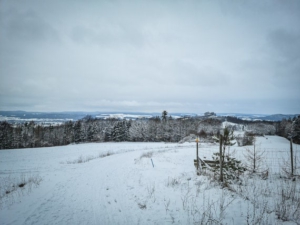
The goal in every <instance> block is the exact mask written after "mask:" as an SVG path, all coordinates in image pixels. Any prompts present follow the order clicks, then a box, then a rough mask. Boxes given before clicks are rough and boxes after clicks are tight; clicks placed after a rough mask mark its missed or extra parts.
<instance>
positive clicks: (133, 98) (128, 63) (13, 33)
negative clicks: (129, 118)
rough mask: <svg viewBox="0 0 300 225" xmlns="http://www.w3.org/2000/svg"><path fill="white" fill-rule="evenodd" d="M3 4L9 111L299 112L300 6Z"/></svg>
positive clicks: (32, 0)
mask: <svg viewBox="0 0 300 225" xmlns="http://www.w3.org/2000/svg"><path fill="white" fill-rule="evenodd" d="M1 3H2V5H1V7H0V16H1V20H0V32H1V33H2V34H3V35H2V36H1V42H0V79H1V82H0V109H10V108H11V109H12V108H14V109H17V108H18V107H19V109H20V110H22V109H26V110H30V109H32V110H33V109H34V110H35V111H38V110H39V109H40V110H50V111H60V110H61V111H64V110H84V111H88V110H96V111H101V110H107V111H112V110H115V111H122V110H128V111H161V110H162V108H165V107H167V110H173V111H177V112H182V111H184V112H188V111H190V112H196V113H197V112H204V111H207V110H210V111H219V112H225V111H227V112H229V111H232V112H233V111H235V112H257V113H267V112H274V113H275V112H276V113H277V112H280V111H281V110H280V109H282V112H289V111H290V112H291V113H295V112H297V110H298V111H299V110H300V108H299V107H300V106H295V103H297V102H300V98H299V96H300V93H299V91H300V89H299V87H298V86H299V83H300V80H299V79H300V78H299V75H298V74H299V72H298V71H299V70H300V68H299V53H298V52H300V49H299V39H300V38H299V34H300V31H299V28H298V25H299V23H298V22H297V21H299V18H300V16H299V15H300V13H299V10H300V8H299V5H300V4H299V3H297V1H293V0H291V1H289V3H284V4H283V3H282V2H281V1H272V2H269V1H263V2H261V1H259V2H255V1H254V2H253V1H232V2H229V3H226V4H225V3H223V2H220V1H188V2H181V1H139V2H135V1H118V0H117V1H97V2H96V1H89V2H85V1H79V0H77V1H57V0H53V1H37V0H28V1H15V0H10V1H2V2H1ZM57 43H58V44H57ZM23 103H24V104H23ZM296 105H297V104H296ZM298 105H299V104H298Z"/></svg>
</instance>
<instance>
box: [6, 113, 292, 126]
mask: <svg viewBox="0 0 300 225" xmlns="http://www.w3.org/2000/svg"><path fill="white" fill-rule="evenodd" d="M87 115H90V116H92V117H93V118H102V119H108V118H118V119H139V118H152V117H156V116H159V117H160V116H161V113H141V112H129V113H128V112H126V113H125V112H26V111H0V121H8V122H10V123H24V122H28V121H35V122H37V123H46V124H47V123H63V122H66V121H70V120H71V121H76V120H79V119H82V118H84V117H85V116H87ZM296 115H297V114H293V115H285V114H275V115H265V114H242V113H217V114H216V116H214V117H224V116H233V117H237V118H240V119H243V120H251V121H254V120H268V121H281V120H282V119H289V118H294V117H295V116H296ZM168 116H172V117H173V118H183V117H202V116H204V114H196V113H169V114H168Z"/></svg>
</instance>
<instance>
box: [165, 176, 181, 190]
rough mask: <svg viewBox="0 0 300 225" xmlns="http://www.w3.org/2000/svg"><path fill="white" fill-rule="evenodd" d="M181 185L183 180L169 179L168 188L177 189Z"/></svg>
mask: <svg viewBox="0 0 300 225" xmlns="http://www.w3.org/2000/svg"><path fill="white" fill-rule="evenodd" d="M180 184H181V180H180V179H179V178H175V177H174V178H170V177H168V182H167V187H173V188H174V187H175V186H177V185H180Z"/></svg>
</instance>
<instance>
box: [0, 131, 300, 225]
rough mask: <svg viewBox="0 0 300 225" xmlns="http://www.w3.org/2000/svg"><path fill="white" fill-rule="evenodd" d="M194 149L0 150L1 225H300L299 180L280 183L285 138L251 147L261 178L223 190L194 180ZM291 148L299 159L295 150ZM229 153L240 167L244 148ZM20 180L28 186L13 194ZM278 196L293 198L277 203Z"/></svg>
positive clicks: (206, 148)
mask: <svg viewBox="0 0 300 225" xmlns="http://www.w3.org/2000/svg"><path fill="white" fill-rule="evenodd" d="M195 147H196V144H195V143H183V144H174V143H91V144H78V145H69V146H62V147H51V148H35V149H16V150H2V151H0V179H1V180H0V185H1V186H0V197H1V199H0V224H95V225H96V224H130V225H131V224H300V217H299V216H300V205H299V206H297V202H300V190H299V189H300V180H299V178H296V180H295V181H292V180H291V179H286V178H280V174H281V175H284V174H282V171H281V166H280V165H279V164H280V163H282V162H283V161H284V160H286V161H288V159H289V154H288V152H289V142H288V141H287V140H286V139H283V138H281V137H277V136H266V137H260V138H257V140H256V147H257V148H259V149H261V150H262V151H265V154H264V157H265V160H264V163H263V165H262V167H263V169H269V171H270V173H269V177H268V179H266V180H263V179H261V177H260V176H259V175H257V176H256V175H255V176H249V175H242V176H241V180H240V181H239V182H237V183H232V184H231V185H229V187H228V188H223V189H222V188H221V187H220V185H219V184H218V183H217V182H215V181H214V180H213V177H212V176H210V175H200V176H197V175H196V171H195V167H194V164H193V159H194V158H195V157H196V151H195V150H196V148H195ZM247 147H248V148H249V149H251V148H253V146H247ZM218 148H219V147H218V146H217V145H213V144H205V143H200V145H199V156H200V157H202V158H204V157H206V158H211V156H212V153H213V152H217V151H218ZM294 149H295V151H294V152H295V156H296V157H298V156H300V154H299V150H300V146H297V145H294ZM230 152H231V153H234V152H235V153H234V154H235V156H236V157H237V158H240V159H242V160H244V153H245V147H237V146H232V147H231V148H230ZM107 153H109V154H107ZM297 154H298V155H297ZM268 158H271V160H268ZM298 158H299V157H298ZM81 161H83V163H78V162H81ZM152 162H153V164H152ZM296 166H297V165H296ZM296 172H297V171H296ZM298 174H299V173H298ZM22 180H23V181H28V183H27V184H26V185H25V186H24V187H18V186H17V185H18V184H19V183H20V181H22ZM12 185H14V187H12ZM229 189H230V190H229ZM293 190H294V191H293ZM285 191H286V192H287V193H290V195H289V196H292V197H290V199H287V200H286V199H284V201H283V199H282V196H281V195H282V193H285ZM292 192H293V193H294V194H293V193H292ZM292 198H293V199H292ZM284 204H286V210H288V212H286V217H284V213H285V212H284V209H282V208H280V205H284ZM297 207H299V208H297ZM278 217H281V218H282V219H278ZM284 220H286V221H284Z"/></svg>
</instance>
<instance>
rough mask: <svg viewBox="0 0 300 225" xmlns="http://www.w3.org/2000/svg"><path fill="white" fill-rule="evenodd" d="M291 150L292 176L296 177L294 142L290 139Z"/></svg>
mask: <svg viewBox="0 0 300 225" xmlns="http://www.w3.org/2000/svg"><path fill="white" fill-rule="evenodd" d="M290 148H291V175H292V176H293V175H294V160H293V158H294V157H293V140H292V138H291V139H290Z"/></svg>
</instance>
